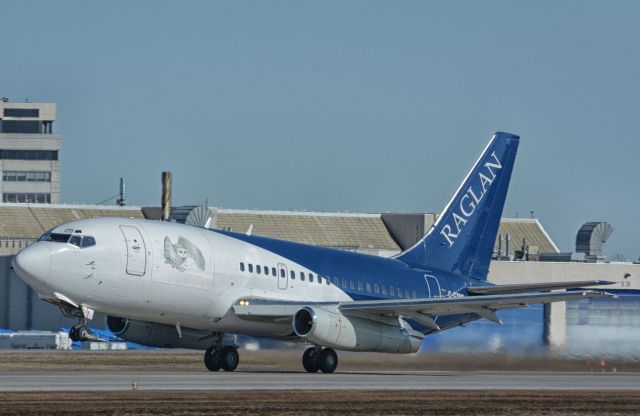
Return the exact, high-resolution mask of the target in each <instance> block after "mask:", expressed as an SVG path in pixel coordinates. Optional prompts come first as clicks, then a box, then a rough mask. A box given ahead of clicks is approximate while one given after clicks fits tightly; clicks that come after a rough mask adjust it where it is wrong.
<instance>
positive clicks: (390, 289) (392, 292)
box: [389, 286, 396, 296]
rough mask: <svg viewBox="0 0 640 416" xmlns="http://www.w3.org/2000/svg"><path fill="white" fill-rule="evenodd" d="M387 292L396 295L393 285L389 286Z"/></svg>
mask: <svg viewBox="0 0 640 416" xmlns="http://www.w3.org/2000/svg"><path fill="white" fill-rule="evenodd" d="M389 294H390V295H391V296H395V295H396V289H395V288H394V287H393V286H389Z"/></svg>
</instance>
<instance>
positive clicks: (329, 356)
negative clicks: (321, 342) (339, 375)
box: [320, 348, 338, 373]
mask: <svg viewBox="0 0 640 416" xmlns="http://www.w3.org/2000/svg"><path fill="white" fill-rule="evenodd" d="M337 367H338V354H336V352H335V350H334V349H333V348H324V349H323V350H322V351H321V352H320V371H322V372H323V373H333V372H334V371H336V368H337Z"/></svg>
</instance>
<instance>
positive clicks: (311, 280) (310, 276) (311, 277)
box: [309, 273, 313, 283]
mask: <svg viewBox="0 0 640 416" xmlns="http://www.w3.org/2000/svg"><path fill="white" fill-rule="evenodd" d="M309 282H311V283H313V275H312V274H311V273H309Z"/></svg>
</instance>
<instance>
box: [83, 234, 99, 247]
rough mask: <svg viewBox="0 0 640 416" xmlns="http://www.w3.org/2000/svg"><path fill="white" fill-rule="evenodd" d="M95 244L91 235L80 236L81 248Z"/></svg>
mask: <svg viewBox="0 0 640 416" xmlns="http://www.w3.org/2000/svg"><path fill="white" fill-rule="evenodd" d="M95 245H96V239H95V238H93V237H91V236H90V235H85V236H84V237H82V248H85V247H91V246H95Z"/></svg>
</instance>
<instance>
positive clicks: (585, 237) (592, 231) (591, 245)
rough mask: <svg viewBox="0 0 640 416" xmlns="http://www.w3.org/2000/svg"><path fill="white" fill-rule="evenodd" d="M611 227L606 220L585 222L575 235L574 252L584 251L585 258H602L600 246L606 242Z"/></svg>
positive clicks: (611, 230) (611, 229)
mask: <svg viewBox="0 0 640 416" xmlns="http://www.w3.org/2000/svg"><path fill="white" fill-rule="evenodd" d="M612 232H613V227H612V226H611V224H609V223H607V222H587V223H585V224H584V225H583V226H582V227H580V230H578V235H577V236H576V252H578V253H584V254H585V255H586V257H587V259H591V260H602V259H603V258H604V256H603V255H602V246H604V243H606V242H607V240H608V239H609V237H610V236H611V233H612Z"/></svg>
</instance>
